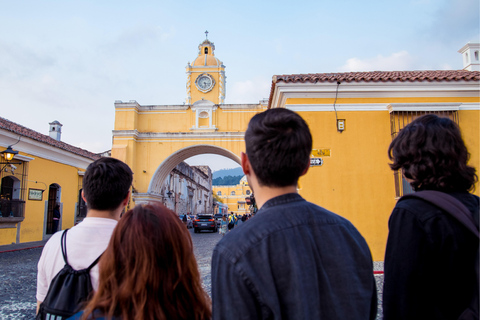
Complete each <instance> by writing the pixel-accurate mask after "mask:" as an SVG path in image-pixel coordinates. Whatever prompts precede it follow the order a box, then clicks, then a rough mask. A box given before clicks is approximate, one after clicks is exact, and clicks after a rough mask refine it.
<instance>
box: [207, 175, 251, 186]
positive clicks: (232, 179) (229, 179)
mask: <svg viewBox="0 0 480 320" xmlns="http://www.w3.org/2000/svg"><path fill="white" fill-rule="evenodd" d="M242 178H243V176H225V177H223V178H215V179H212V186H236V185H237V184H239V183H240V180H241V179H242Z"/></svg>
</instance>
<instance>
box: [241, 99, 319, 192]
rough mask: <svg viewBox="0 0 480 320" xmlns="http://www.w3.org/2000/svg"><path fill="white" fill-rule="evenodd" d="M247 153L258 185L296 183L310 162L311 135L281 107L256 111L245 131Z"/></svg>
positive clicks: (278, 185) (304, 126) (289, 111)
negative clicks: (260, 111)
mask: <svg viewBox="0 0 480 320" xmlns="http://www.w3.org/2000/svg"><path fill="white" fill-rule="evenodd" d="M245 144H246V152H247V157H248V159H249V161H250V163H251V165H252V168H253V171H254V172H255V175H256V176H257V178H258V182H259V183H260V184H261V185H264V186H269V187H285V186H292V185H296V184H297V182H298V178H300V176H301V175H302V173H303V172H304V171H305V169H307V168H308V166H309V165H310V154H311V152H312V135H311V134H310V129H309V128H308V125H307V123H306V122H305V120H303V119H302V117H300V116H299V115H298V114H297V113H295V112H293V111H291V110H288V109H283V108H275V109H269V110H267V111H264V112H262V113H259V114H256V115H255V116H254V117H253V118H252V119H251V120H250V123H249V124H248V128H247V131H246V132H245Z"/></svg>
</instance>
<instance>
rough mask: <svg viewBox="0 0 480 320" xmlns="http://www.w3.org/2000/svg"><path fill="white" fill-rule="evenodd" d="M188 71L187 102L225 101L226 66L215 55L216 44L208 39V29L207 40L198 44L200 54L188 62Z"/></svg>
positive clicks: (217, 102)
mask: <svg viewBox="0 0 480 320" xmlns="http://www.w3.org/2000/svg"><path fill="white" fill-rule="evenodd" d="M186 71H187V85H186V89H187V99H186V103H187V104H189V105H192V104H193V103H195V102H196V101H199V100H208V101H211V102H213V103H214V104H223V103H225V82H226V81H225V66H224V65H223V62H222V61H220V60H219V59H218V58H217V57H215V44H214V43H213V42H211V41H210V40H208V31H205V40H203V42H201V43H200V44H199V45H198V56H197V57H196V58H195V60H193V62H192V63H191V64H190V62H189V63H188V64H187V67H186Z"/></svg>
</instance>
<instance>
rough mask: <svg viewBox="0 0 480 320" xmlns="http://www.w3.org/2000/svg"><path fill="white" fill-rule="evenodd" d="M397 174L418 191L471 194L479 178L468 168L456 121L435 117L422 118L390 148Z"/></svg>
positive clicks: (466, 153)
mask: <svg viewBox="0 0 480 320" xmlns="http://www.w3.org/2000/svg"><path fill="white" fill-rule="evenodd" d="M388 156H389V158H390V160H392V161H393V163H392V164H390V167H391V168H392V169H393V170H399V169H401V170H402V172H403V175H404V176H405V177H406V178H408V179H411V180H413V181H412V182H411V183H410V185H411V186H412V188H413V189H414V190H438V191H444V192H453V191H468V190H472V189H473V188H474V185H475V183H476V182H477V181H478V177H477V175H476V173H475V171H476V170H475V168H473V167H471V166H468V165H467V162H468V160H469V158H470V154H469V153H468V151H467V147H466V146H465V143H464V142H463V140H462V135H461V133H460V129H459V128H458V126H457V125H456V124H455V122H453V121H452V120H450V119H448V118H441V117H438V116H436V115H434V114H428V115H424V116H421V117H419V118H418V119H416V120H414V121H413V122H412V123H410V124H409V125H407V126H406V127H405V128H403V129H402V130H401V131H400V133H399V134H398V136H397V137H396V138H395V139H394V140H393V141H392V143H391V144H390V147H389V148H388Z"/></svg>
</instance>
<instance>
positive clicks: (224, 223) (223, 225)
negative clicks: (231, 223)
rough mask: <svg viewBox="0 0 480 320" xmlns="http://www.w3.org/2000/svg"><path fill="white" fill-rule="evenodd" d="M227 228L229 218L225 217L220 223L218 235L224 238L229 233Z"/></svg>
mask: <svg viewBox="0 0 480 320" xmlns="http://www.w3.org/2000/svg"><path fill="white" fill-rule="evenodd" d="M227 228H228V222H227V216H226V215H223V217H222V220H221V222H220V229H219V230H218V233H220V234H221V235H222V236H224V235H225V234H226V233H227V232H228V229H227Z"/></svg>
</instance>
